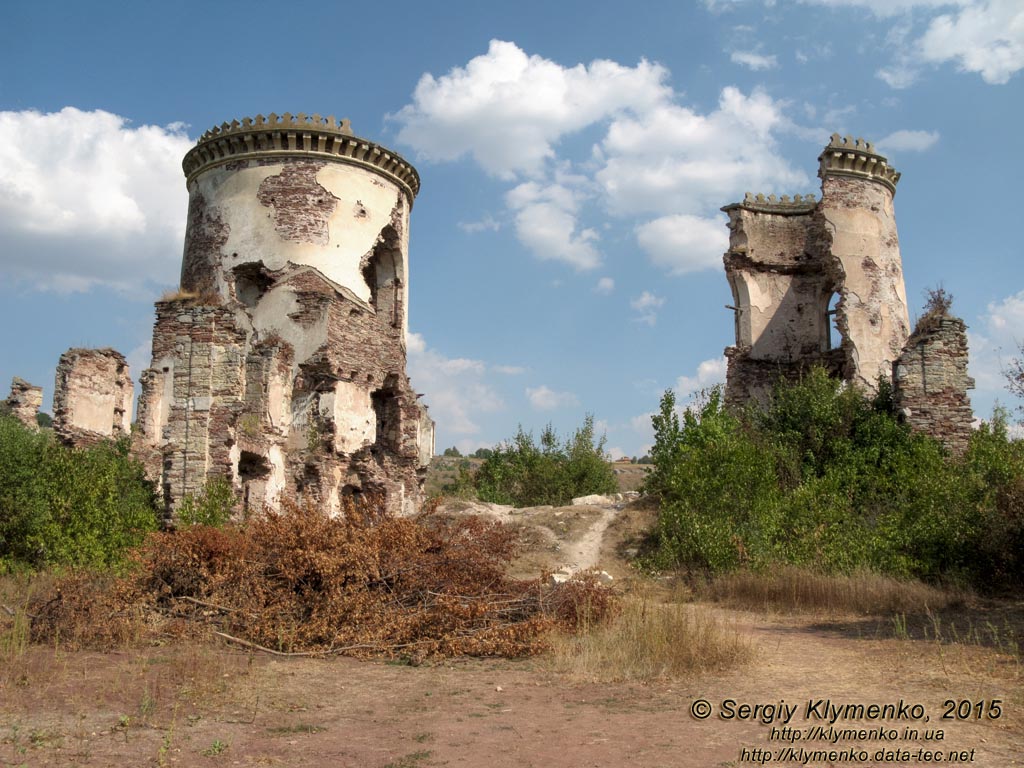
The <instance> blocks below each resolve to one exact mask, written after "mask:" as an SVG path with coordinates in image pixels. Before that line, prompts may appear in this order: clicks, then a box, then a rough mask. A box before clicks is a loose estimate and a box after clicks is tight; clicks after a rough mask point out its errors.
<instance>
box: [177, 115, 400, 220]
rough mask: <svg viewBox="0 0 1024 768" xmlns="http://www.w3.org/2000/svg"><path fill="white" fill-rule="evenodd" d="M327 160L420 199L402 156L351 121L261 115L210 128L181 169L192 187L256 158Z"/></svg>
mask: <svg viewBox="0 0 1024 768" xmlns="http://www.w3.org/2000/svg"><path fill="white" fill-rule="evenodd" d="M275 156H277V157H281V156H287V157H296V156H303V157H309V158H321V157H328V158H330V159H331V160H332V161H334V162H342V163H350V164H353V165H360V166H365V167H368V168H372V169H373V170H374V171H375V172H376V173H379V174H381V175H383V176H386V177H387V178H389V179H391V180H392V181H393V182H394V183H396V184H397V185H398V186H399V187H401V189H402V190H403V191H404V192H405V195H406V197H407V199H408V202H409V205H410V206H411V205H412V202H413V200H414V199H415V197H416V195H417V194H418V193H419V189H420V177H419V174H418V173H417V172H416V169H415V168H413V167H412V165H410V164H409V163H408V162H407V161H406V160H405V159H404V158H403V157H402V156H401V155H399V154H398V153H397V152H392V151H391V150H389V149H386V148H385V147H382V146H380V145H379V144H375V143H374V142H372V141H367V140H366V139H360V138H358V137H357V136H354V135H353V133H352V127H351V123H350V122H349V120H348V119H343V120H341V121H338V120H336V119H335V118H334V117H333V116H329V117H321V116H320V115H311V116H307V115H306V114H304V113H299V114H298V115H294V116H293V115H291V114H290V113H287V112H286V113H285V114H284V115H282V116H280V117H279V116H278V115H276V114H274V113H271V114H270V115H269V116H268V117H264V116H263V115H257V116H256V118H255V119H253V118H249V117H246V118H243V119H242V121H241V122H239V121H238V120H233V121H232V122H231V123H223V124H222V125H220V126H217V127H214V128H211V129H210V130H208V131H207V132H206V133H204V134H203V135H202V137H200V139H199V141H198V142H197V143H196V146H195V147H193V148H192V149H191V150H189V152H188V153H187V154H186V155H185V158H184V160H183V161H182V169H183V170H184V172H185V177H186V180H187V183H189V184H191V182H192V180H193V179H195V178H196V176H198V175H199V174H201V173H203V172H204V171H206V170H208V169H210V168H214V167H216V166H219V165H224V164H226V163H233V162H236V161H242V160H248V159H252V158H270V157H275Z"/></svg>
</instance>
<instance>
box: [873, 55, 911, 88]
mask: <svg viewBox="0 0 1024 768" xmlns="http://www.w3.org/2000/svg"><path fill="white" fill-rule="evenodd" d="M919 75H920V69H919V68H918V67H916V66H914V65H913V64H912V63H911V61H910V59H909V58H908V57H904V58H902V59H899V60H897V61H895V62H893V63H892V64H890V65H889V66H887V67H880V68H879V69H878V70H877V71H876V72H875V76H876V77H877V78H878V79H879V80H881V81H882V82H883V83H885V84H886V85H888V86H889V87H890V88H895V89H896V90H902V89H903V88H909V87H910V86H912V85H913V84H914V83H916V82H917V78H918V76H919Z"/></svg>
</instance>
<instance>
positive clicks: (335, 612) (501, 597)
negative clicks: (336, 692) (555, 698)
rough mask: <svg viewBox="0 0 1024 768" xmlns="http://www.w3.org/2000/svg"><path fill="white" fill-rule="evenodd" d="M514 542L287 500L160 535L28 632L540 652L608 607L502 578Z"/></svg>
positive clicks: (329, 648) (312, 648)
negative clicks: (124, 568) (127, 564)
mask: <svg viewBox="0 0 1024 768" xmlns="http://www.w3.org/2000/svg"><path fill="white" fill-rule="evenodd" d="M516 543H517V541H516V533H515V532H514V531H513V530H511V529H509V528H506V527H505V526H502V525H501V524H500V523H492V522H487V521H484V520H480V519H477V518H465V519H460V520H457V521H441V520H438V519H436V518H435V516H433V515H431V514H424V515H420V516H418V517H413V518H400V517H393V516H390V515H387V514H384V513H383V512H382V511H381V507H380V505H379V504H376V505H374V504H371V505H364V506H363V507H361V508H357V507H354V506H350V507H349V508H348V509H347V510H346V511H345V514H344V515H341V516H336V517H331V516H329V515H327V514H326V513H324V512H323V511H322V510H319V509H316V508H313V507H309V506H305V507H300V506H298V505H294V504H285V505H284V507H283V508H282V510H281V511H280V512H268V513H266V514H265V515H262V516H260V517H258V518H256V519H253V520H250V521H248V522H246V523H245V524H242V525H237V526H228V527H224V528H213V527H208V526H192V527H189V528H185V529H183V530H179V531H174V532H164V533H158V534H154V535H152V536H151V537H150V538H149V539H148V540H147V541H146V543H145V544H144V545H143V546H142V547H141V548H140V549H139V550H137V551H136V552H135V554H134V568H133V570H132V571H131V573H130V575H128V576H126V577H123V578H121V579H118V580H115V581H114V582H113V583H108V584H106V585H105V586H103V587H102V588H97V587H93V586H92V585H91V583H90V582H89V581H88V580H87V579H86V580H83V579H82V577H81V576H78V577H71V578H69V579H66V580H64V581H63V582H60V583H58V585H57V587H56V589H55V591H54V592H53V593H51V594H49V595H47V596H45V597H44V598H41V599H40V601H39V603H38V604H37V606H36V607H35V609H34V611H33V612H34V614H35V618H34V619H33V635H34V637H35V638H36V639H45V638H52V637H55V636H60V637H62V638H64V639H65V641H68V640H71V639H72V638H74V639H75V641H77V644H79V645H83V646H90V645H92V646H95V645H106V644H109V642H110V641H111V639H113V638H121V639H127V638H130V637H132V636H133V631H132V630H131V629H130V628H135V630H136V631H135V632H134V636H138V637H142V636H146V635H152V634H154V633H159V634H163V635H167V634H170V635H177V636H181V635H186V634H194V633H196V632H197V631H199V630H202V631H204V632H207V633H212V634H215V635H217V636H219V637H221V638H224V639H227V640H229V641H233V642H236V643H239V644H241V645H245V646H249V647H254V648H259V649H262V650H265V651H269V652H272V653H280V654H304V655H305V654H345V655H351V656H359V657H371V656H390V657H407V658H409V659H412V660H417V659H423V658H427V657H432V656H458V655H500V656H524V655H530V654H534V653H538V652H540V651H542V650H544V649H545V648H546V637H547V634H548V631H549V630H550V629H552V628H553V627H554V626H556V625H559V624H561V625H568V626H570V627H571V626H573V625H574V624H575V623H576V622H577V621H579V620H580V617H584V616H585V617H586V620H587V621H588V622H593V621H600V620H601V619H602V618H603V617H605V616H608V615H609V614H610V613H611V612H612V610H613V598H612V595H611V592H610V591H609V590H608V589H607V588H605V587H603V586H601V585H599V584H597V583H596V582H594V581H592V580H587V579H578V580H573V581H570V582H567V583H565V584H561V585H558V586H549V585H547V584H546V583H545V582H544V581H543V580H542V579H541V578H538V579H535V580H519V579H512V578H509V577H508V576H506V575H505V569H506V565H507V564H508V562H509V560H510V559H511V558H512V556H513V555H514V553H515V549H516ZM115 627H118V628H119V629H117V631H112V630H113V628H115Z"/></svg>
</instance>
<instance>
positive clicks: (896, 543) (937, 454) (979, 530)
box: [648, 369, 1024, 590]
mask: <svg viewBox="0 0 1024 768" xmlns="http://www.w3.org/2000/svg"><path fill="white" fill-rule="evenodd" d="M890 399H891V398H890V397H889V395H888V390H887V388H886V387H884V386H880V388H879V393H878V394H877V395H876V396H875V397H874V398H872V399H868V398H866V397H865V396H864V395H863V394H862V393H860V392H859V391H858V390H857V389H855V388H853V387H849V386H845V385H842V384H840V383H839V382H837V381H834V380H832V379H830V378H829V377H828V376H827V375H826V373H825V371H824V370H821V369H816V370H813V371H811V372H810V373H809V374H808V375H807V376H805V377H804V379H803V380H802V381H800V382H799V383H797V384H794V385H780V386H779V387H778V388H777V389H776V391H775V393H774V395H773V397H772V400H771V402H770V403H769V404H768V406H767V407H766V408H764V409H763V410H760V411H757V410H750V411H746V412H741V413H731V412H729V411H727V410H725V409H724V408H723V406H722V403H721V396H720V393H719V392H718V391H712V392H710V393H708V394H707V396H706V397H705V399H704V401H703V403H702V404H700V405H699V406H697V407H692V408H691V409H689V410H688V411H687V412H686V413H684V414H683V416H682V420H680V418H679V415H678V414H677V412H676V409H675V400H674V397H673V396H672V395H671V393H666V395H665V397H664V398H663V399H662V407H661V411H660V413H659V414H658V415H656V416H655V417H654V420H653V422H654V427H655V446H654V449H653V450H652V457H653V459H654V463H655V471H654V472H653V473H652V474H651V476H650V477H649V479H648V488H649V490H650V491H651V492H653V493H656V494H658V495H659V496H660V497H661V500H662V507H661V513H660V518H659V531H658V533H659V551H658V555H657V557H656V562H655V565H659V566H661V567H665V566H681V567H684V568H689V569H699V570H710V571H725V570H729V569H733V568H736V567H738V566H741V565H745V566H749V567H752V568H755V569H764V568H767V567H770V566H772V565H775V564H792V565H799V566H805V567H813V568H816V569H818V570H821V571H825V572H829V573H836V572H838V573H851V572H853V571H855V570H872V571H876V572H880V573H884V574H889V575H893V576H898V577H902V578H909V577H916V578H923V579H927V580H931V581H937V580H942V579H947V578H953V579H959V580H963V581H967V582H969V583H971V584H973V585H975V586H976V587H977V588H978V589H979V590H991V589H993V588H1010V587H1012V586H1014V585H1019V584H1020V583H1021V581H1022V579H1024V573H1022V568H1021V566H1022V565H1024V511H1022V507H1024V446H1022V445H1021V444H1020V443H1016V442H1014V441H1012V440H1010V439H1009V437H1008V435H1007V430H1006V425H1005V418H1003V419H1002V420H1001V421H1000V419H998V418H997V419H996V420H995V422H994V423H993V424H992V425H991V426H983V427H982V428H981V429H979V430H978V431H977V432H976V433H975V434H974V436H973V437H972V440H971V443H970V447H969V449H968V451H967V454H966V456H964V457H962V458H953V457H949V456H947V455H946V454H945V452H944V451H943V449H942V448H941V446H940V445H939V444H938V443H937V442H936V441H934V440H932V439H930V438H928V437H925V436H923V435H920V434H915V433H913V432H911V431H910V429H909V428H908V427H907V426H905V425H904V424H901V423H899V422H898V420H897V419H896V417H895V416H894V415H893V413H892V409H891V403H890Z"/></svg>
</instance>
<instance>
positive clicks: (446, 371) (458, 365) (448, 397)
mask: <svg viewBox="0 0 1024 768" xmlns="http://www.w3.org/2000/svg"><path fill="white" fill-rule="evenodd" d="M406 347H407V350H408V362H407V370H408V372H409V378H410V379H411V380H412V384H413V387H414V388H415V389H416V390H417V391H418V392H424V393H426V394H425V397H424V400H425V401H426V403H427V405H429V406H430V415H431V417H432V418H433V419H434V421H436V422H437V423H438V426H439V428H442V429H444V430H445V431H446V432H447V431H450V432H454V433H455V434H456V435H475V434H477V433H478V432H480V425H479V424H478V423H477V420H478V419H479V416H480V414H483V413H492V412H494V411H501V410H504V408H505V403H504V402H503V401H502V399H501V397H500V396H499V395H498V393H497V392H495V391H494V389H493V387H491V385H490V384H489V383H488V382H487V381H486V377H485V374H486V371H487V366H486V365H485V364H484V363H483V362H481V361H479V360H469V359H466V358H448V357H445V356H444V355H442V354H441V353H440V352H438V351H437V350H434V349H431V348H429V347H428V346H427V344H426V342H425V341H424V340H423V337H422V336H421V335H420V334H418V333H409V334H408V336H407V337H406Z"/></svg>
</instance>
